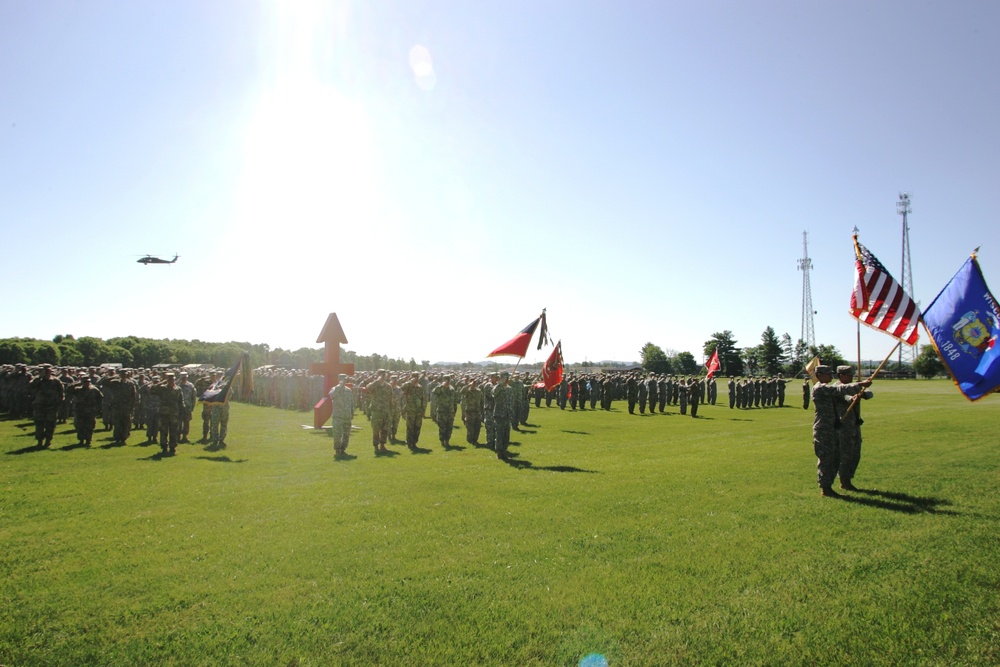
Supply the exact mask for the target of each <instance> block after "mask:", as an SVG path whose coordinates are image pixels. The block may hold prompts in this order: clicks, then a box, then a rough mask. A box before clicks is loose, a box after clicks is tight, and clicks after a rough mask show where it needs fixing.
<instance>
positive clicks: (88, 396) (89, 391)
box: [67, 377, 103, 445]
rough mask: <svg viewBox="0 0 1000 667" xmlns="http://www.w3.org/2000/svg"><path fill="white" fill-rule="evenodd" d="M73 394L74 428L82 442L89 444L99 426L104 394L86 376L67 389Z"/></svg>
mask: <svg viewBox="0 0 1000 667" xmlns="http://www.w3.org/2000/svg"><path fill="white" fill-rule="evenodd" d="M67 391H68V392H69V393H70V395H71V396H73V428H75V429H76V437H77V438H78V439H79V441H80V444H82V445H89V444H90V441H91V439H92V438H93V437H94V427H95V426H97V415H99V414H100V413H101V403H102V399H103V396H102V395H101V390H100V389H98V388H97V387H94V386H93V385H91V383H90V378H89V377H84V378H83V379H81V380H80V382H79V384H74V385H70V388H69V389H68V390H67Z"/></svg>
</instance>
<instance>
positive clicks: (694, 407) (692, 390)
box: [688, 380, 705, 417]
mask: <svg viewBox="0 0 1000 667" xmlns="http://www.w3.org/2000/svg"><path fill="white" fill-rule="evenodd" d="M704 386H705V385H704V384H703V383H702V381H701V380H692V381H691V386H690V387H689V388H688V403H689V404H690V407H691V416H692V417H697V416H698V403H699V401H700V400H701V396H702V387H704Z"/></svg>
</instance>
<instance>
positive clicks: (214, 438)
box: [208, 402, 229, 449]
mask: <svg viewBox="0 0 1000 667" xmlns="http://www.w3.org/2000/svg"><path fill="white" fill-rule="evenodd" d="M211 407H212V411H211V423H210V424H209V430H208V439H209V442H210V443H212V445H213V446H215V447H217V448H219V449H225V448H226V436H227V435H228V434H229V403H228V402H226V403H220V404H219V405H213V406H211Z"/></svg>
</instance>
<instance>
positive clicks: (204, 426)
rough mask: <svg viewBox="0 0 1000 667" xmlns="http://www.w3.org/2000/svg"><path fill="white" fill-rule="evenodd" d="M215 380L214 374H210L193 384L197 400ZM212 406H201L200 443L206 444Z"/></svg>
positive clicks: (210, 424)
mask: <svg viewBox="0 0 1000 667" xmlns="http://www.w3.org/2000/svg"><path fill="white" fill-rule="evenodd" d="M215 380H216V374H215V373H212V374H211V375H210V376H208V377H205V376H202V377H200V378H198V379H197V380H195V383H194V393H195V396H197V398H198V400H201V397H202V396H204V395H205V392H206V391H208V388H209V387H211V386H212V383H213V382H215ZM213 407H214V406H211V405H209V404H208V403H202V404H201V441H202V442H208V433H209V430H210V429H211V427H212V408H213Z"/></svg>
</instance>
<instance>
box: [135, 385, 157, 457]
mask: <svg viewBox="0 0 1000 667" xmlns="http://www.w3.org/2000/svg"><path fill="white" fill-rule="evenodd" d="M139 381H140V385H139V411H140V412H142V414H143V420H144V421H145V422H146V442H151V443H153V444H154V445H155V444H156V443H157V437H158V436H159V433H160V394H159V392H156V391H153V387H154V386H155V385H156V384H157V381H156V376H152V377H150V378H149V379H146V380H144V378H143V376H141V375H140V376H139Z"/></svg>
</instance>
